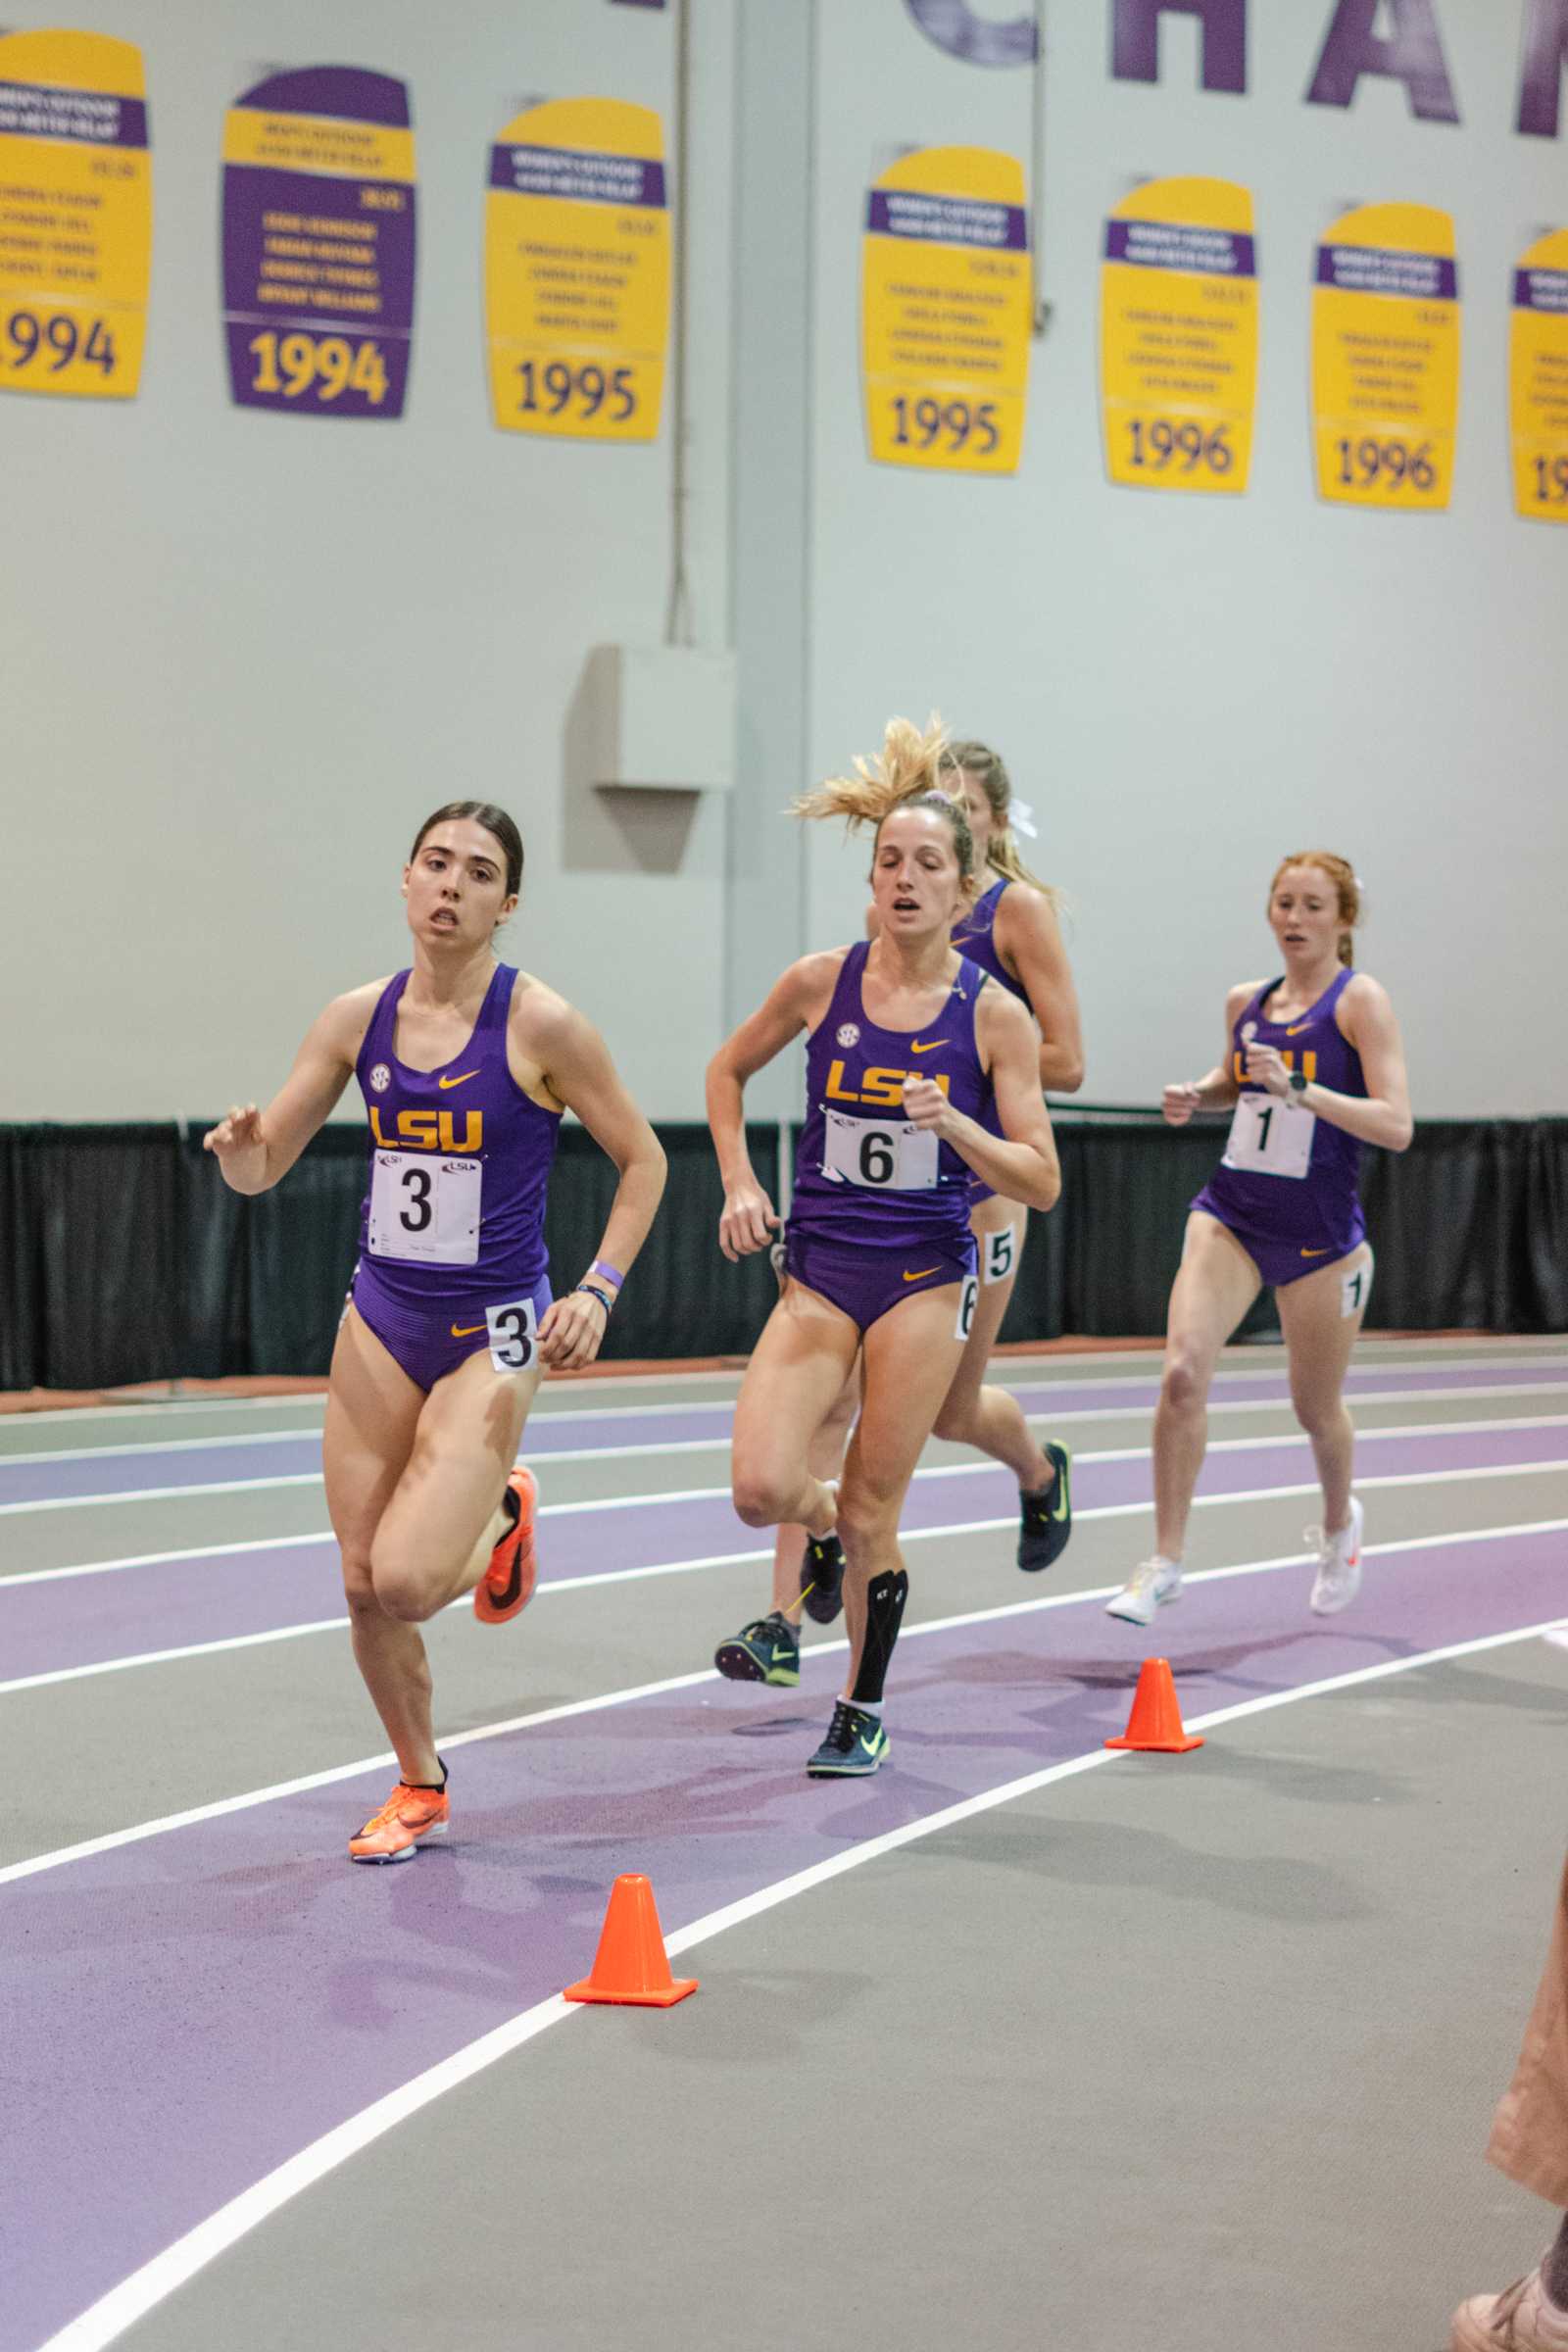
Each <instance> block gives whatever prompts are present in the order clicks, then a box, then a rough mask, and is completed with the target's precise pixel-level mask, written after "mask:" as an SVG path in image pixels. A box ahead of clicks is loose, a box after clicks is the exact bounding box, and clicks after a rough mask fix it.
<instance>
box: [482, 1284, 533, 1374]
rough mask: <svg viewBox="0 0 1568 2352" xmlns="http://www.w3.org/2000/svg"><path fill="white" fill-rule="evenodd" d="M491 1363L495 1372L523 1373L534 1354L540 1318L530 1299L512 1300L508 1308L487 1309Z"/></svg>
mask: <svg viewBox="0 0 1568 2352" xmlns="http://www.w3.org/2000/svg"><path fill="white" fill-rule="evenodd" d="M484 1319H485V1322H486V1323H487V1324H488V1325H489V1328H490V1361H491V1362H492V1363H493V1364H494V1366H495V1368H496V1370H497V1371H498V1372H526V1371H527V1369H528V1366H529V1365H530V1364H531V1363H532V1362H533V1359H534V1356H535V1354H536V1352H537V1348H538V1340H537V1334H538V1329H539V1318H538V1316H537V1315H536V1314H535V1312H534V1304H533V1300H532V1299H514V1300H513V1302H512V1304H511V1305H510V1306H487V1307H486V1308H485V1310H484Z"/></svg>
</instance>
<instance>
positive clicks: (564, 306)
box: [484, 98, 670, 441]
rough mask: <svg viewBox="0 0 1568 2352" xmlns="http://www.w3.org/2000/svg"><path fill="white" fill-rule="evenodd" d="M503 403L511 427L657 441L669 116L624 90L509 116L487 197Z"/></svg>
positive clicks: (502, 418)
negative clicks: (633, 101)
mask: <svg viewBox="0 0 1568 2352" xmlns="http://www.w3.org/2000/svg"><path fill="white" fill-rule="evenodd" d="M484 211H485V219H484V291H485V322H486V333H487V338H488V343H489V352H490V402H491V408H492V412H493V414H494V417H495V420H496V423H497V424H498V425H499V426H500V427H501V430H502V431H503V432H507V433H554V434H558V435H559V434H566V435H570V436H571V437H573V438H575V439H579V440H589V441H652V440H653V439H654V438H655V436H656V435H657V433H658V431H659V417H660V411H661V408H662V403H663V394H664V353H665V349H666V347H667V345H668V341H669V276H670V269H669V212H668V207H667V202H666V196H665V188H664V133H663V125H662V123H661V122H660V119H659V117H658V115H657V114H655V113H654V112H653V110H652V109H651V108H649V107H646V106H630V105H627V104H626V103H625V102H624V101H623V100H621V99H619V98H554V99H550V100H547V101H546V103H545V104H544V105H542V106H535V107H530V108H529V109H528V111H527V112H526V113H525V114H521V115H517V116H515V118H514V120H513V121H512V122H511V123H508V124H507V126H506V128H505V130H504V131H503V132H502V134H501V136H500V138H499V140H498V141H497V142H496V144H495V145H494V146H493V147H492V148H491V150H490V178H489V192H488V194H487V195H486V198H485V208H484Z"/></svg>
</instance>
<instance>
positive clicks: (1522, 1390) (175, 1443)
mask: <svg viewBox="0 0 1568 2352" xmlns="http://www.w3.org/2000/svg"><path fill="white" fill-rule="evenodd" d="M1362 1369H1363V1370H1364V1369H1366V1367H1364V1366H1363V1367H1362ZM1495 1369H1496V1370H1499V1371H1501V1370H1521V1371H1522V1370H1525V1369H1528V1367H1527V1366H1524V1365H1517V1366H1514V1365H1498V1366H1496V1367H1495ZM1284 1377H1285V1374H1284V1370H1283V1367H1282V1368H1280V1369H1279V1370H1276V1371H1273V1372H1267V1373H1255V1372H1248V1373H1236V1374H1231V1375H1224V1374H1221V1375H1220V1377H1219V1378H1218V1379H1216V1381H1215V1383H1214V1389H1213V1391H1212V1392H1211V1396H1212V1397H1213V1400H1214V1402H1215V1403H1216V1405H1217V1408H1218V1409H1219V1410H1220V1411H1224V1412H1235V1413H1268V1412H1289V1411H1290V1409H1291V1405H1290V1398H1289V1397H1235V1398H1233V1399H1232V1398H1228V1397H1226V1396H1225V1395H1223V1394H1221V1392H1223V1391H1225V1390H1227V1389H1228V1387H1229V1386H1230V1385H1231V1384H1232V1383H1233V1382H1235V1383H1239V1382H1241V1381H1244V1380H1247V1381H1256V1380H1260V1379H1266V1380H1274V1381H1281V1380H1283V1379H1284ZM1001 1385H1003V1386H1010V1389H1011V1390H1012V1391H1013V1392H1014V1393H1015V1392H1016V1391H1017V1390H1018V1389H1027V1388H1034V1387H1036V1386H1038V1385H1039V1384H1038V1383H1037V1382H1035V1381H1032V1380H1030V1381H1015V1382H1013V1383H1011V1384H1007V1383H1003V1384H1001ZM1065 1385H1070V1384H1065ZM1105 1385H1106V1386H1107V1387H1114V1386H1119V1385H1120V1384H1119V1383H1116V1382H1106V1384H1105ZM1559 1387H1560V1388H1568V1359H1565V1361H1564V1363H1563V1367H1562V1377H1561V1379H1560V1380H1556V1381H1539V1380H1521V1381H1492V1382H1486V1383H1482V1384H1478V1385H1472V1386H1458V1387H1453V1388H1443V1389H1355V1390H1351V1391H1348V1393H1347V1400H1348V1403H1349V1404H1350V1405H1351V1406H1352V1407H1353V1406H1355V1405H1361V1404H1424V1403H1435V1404H1446V1403H1449V1402H1455V1403H1457V1402H1461V1401H1468V1400H1472V1399H1481V1400H1486V1399H1488V1398H1491V1397H1540V1396H1549V1395H1550V1394H1551V1392H1552V1390H1553V1389H1555V1388H1559ZM1152 1402H1153V1399H1152V1397H1151V1398H1149V1399H1148V1400H1146V1401H1144V1402H1142V1403H1139V1404H1112V1405H1082V1406H1075V1407H1074V1408H1073V1409H1072V1410H1071V1411H1069V1412H1054V1411H1052V1410H1051V1408H1050V1407H1049V1406H1047V1407H1043V1408H1042V1409H1041V1410H1040V1411H1038V1412H1032V1413H1030V1414H1029V1415H1028V1418H1029V1419H1030V1420H1031V1421H1039V1422H1042V1423H1045V1424H1049V1425H1050V1426H1051V1427H1053V1428H1054V1427H1055V1425H1056V1424H1057V1423H1058V1422H1061V1423H1066V1422H1069V1421H1127V1420H1133V1419H1138V1418H1141V1417H1143V1416H1145V1415H1147V1414H1148V1413H1149V1412H1150V1410H1151V1408H1152ZM724 1409H725V1407H724V1406H722V1405H711V1404H701V1403H699V1404H693V1405H688V1406H684V1407H683V1406H681V1405H679V1404H628V1405H597V1406H590V1407H587V1408H585V1409H583V1410H575V1409H572V1410H557V1411H554V1412H550V1411H543V1412H535V1413H534V1414H533V1416H532V1417H531V1419H530V1422H529V1428H530V1429H531V1430H533V1431H535V1432H537V1431H539V1430H540V1429H543V1428H546V1427H550V1428H555V1427H558V1426H560V1425H561V1424H564V1423H565V1422H578V1421H613V1422H615V1423H616V1424H619V1423H620V1422H623V1421H637V1420H649V1419H652V1420H667V1419H669V1418H671V1417H673V1416H675V1415H678V1414H679V1413H680V1412H682V1411H683V1410H684V1411H689V1412H698V1413H711V1412H718V1411H723V1410H724ZM320 1434H321V1432H320V1428H319V1425H318V1426H317V1427H315V1428H309V1429H269V1430H258V1431H256V1432H254V1433H253V1434H252V1435H250V1436H248V1437H247V1436H243V1435H240V1436H233V1437H218V1438H171V1439H162V1438H159V1437H156V1436H153V1437H148V1438H142V1439H138V1440H136V1441H135V1442H134V1443H131V1444H128V1445H123V1446H44V1447H42V1448H41V1449H40V1450H39V1451H37V1452H33V1453H7V1452H4V1451H3V1450H0V1477H3V1475H4V1473H5V1472H6V1471H8V1470H14V1469H37V1468H39V1467H40V1466H49V1465H52V1464H54V1463H57V1462H105V1461H116V1460H126V1459H129V1460H134V1459H135V1458H136V1457H137V1456H138V1455H141V1454H147V1453H157V1454H191V1453H211V1452H216V1451H221V1450H222V1449H223V1448H225V1447H226V1448H228V1449H229V1450H230V1451H232V1450H233V1449H234V1448H235V1447H236V1446H245V1447H252V1446H300V1445H307V1444H311V1443H314V1442H319V1438H320ZM728 1443H729V1431H728V1428H727V1427H726V1428H724V1429H722V1430H719V1431H715V1433H714V1435H713V1436H712V1437H711V1438H680V1439H671V1440H669V1441H667V1442H665V1443H655V1444H654V1445H651V1446H561V1447H559V1448H557V1447H551V1448H549V1451H548V1458H549V1459H550V1460H551V1461H555V1462H592V1461H600V1460H603V1459H606V1458H609V1457H613V1456H618V1455H621V1454H628V1455H632V1454H637V1455H640V1454H645V1453H696V1452H699V1451H701V1450H703V1449H704V1448H705V1447H707V1446H725V1445H728ZM258 1483H259V1484H266V1483H269V1482H266V1481H259V1482H258ZM128 1491H129V1492H130V1493H132V1494H137V1493H142V1492H148V1491H150V1490H142V1489H137V1488H132V1489H130V1490H128ZM164 1491H166V1492H167V1491H168V1490H164ZM173 1491H174V1492H176V1493H189V1494H193V1495H200V1494H217V1493H221V1492H222V1491H223V1490H221V1489H220V1488H218V1487H202V1486H194V1485H193V1486H191V1487H189V1488H188V1489H187V1488H179V1489H175V1490H173ZM83 1499H96V1498H94V1497H84V1498H83ZM103 1499H105V1500H111V1501H112V1500H117V1499H120V1497H117V1496H105V1497H104V1498H103ZM9 1507H10V1508H12V1509H17V1508H25V1507H26V1506H25V1505H17V1504H12V1505H10V1506H9Z"/></svg>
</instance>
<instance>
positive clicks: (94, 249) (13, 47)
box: [0, 32, 153, 400]
mask: <svg viewBox="0 0 1568 2352" xmlns="http://www.w3.org/2000/svg"><path fill="white" fill-rule="evenodd" d="M146 87H147V85H146V78H145V75H144V73H143V70H142V60H141V52H140V50H139V49H136V48H133V47H132V46H131V44H130V42H128V41H119V40H113V39H111V38H110V37H109V36H108V35H107V34H105V33H98V32H14V33H8V34H5V35H0V391H7V392H42V393H45V394H51V395H53V396H54V397H55V398H56V399H60V398H65V399H71V400H130V399H133V398H134V396H135V393H136V389H137V386H138V384H139V383H140V381H141V359H142V348H143V345H144V343H145V340H146V330H147V290H148V283H149V280H150V278H151V275H152V252H153V189H152V159H151V155H150V152H149V149H148V144H147V104H146Z"/></svg>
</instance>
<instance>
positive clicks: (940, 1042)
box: [909, 1037, 948, 1054]
mask: <svg viewBox="0 0 1568 2352" xmlns="http://www.w3.org/2000/svg"><path fill="white" fill-rule="evenodd" d="M947 1042H948V1041H947V1039H946V1038H945V1037H933V1038H928V1039H927V1040H926V1043H925V1044H924V1045H923V1046H920V1045H911V1046H910V1048H909V1052H910V1053H911V1054H940V1053H941V1051H942V1049H943V1047H944V1046H945V1045H946V1044H947Z"/></svg>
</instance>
